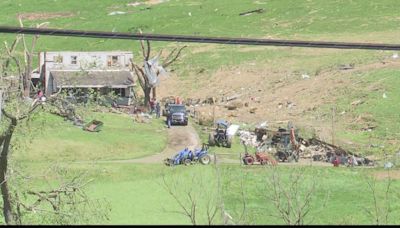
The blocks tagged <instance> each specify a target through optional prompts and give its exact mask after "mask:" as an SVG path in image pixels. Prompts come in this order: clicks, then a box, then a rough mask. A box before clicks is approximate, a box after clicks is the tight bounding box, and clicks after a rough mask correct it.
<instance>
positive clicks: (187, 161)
mask: <svg viewBox="0 0 400 228" xmlns="http://www.w3.org/2000/svg"><path fill="white" fill-rule="evenodd" d="M183 164H185V165H190V164H192V160H190V159H188V158H187V159H185V161H183Z"/></svg>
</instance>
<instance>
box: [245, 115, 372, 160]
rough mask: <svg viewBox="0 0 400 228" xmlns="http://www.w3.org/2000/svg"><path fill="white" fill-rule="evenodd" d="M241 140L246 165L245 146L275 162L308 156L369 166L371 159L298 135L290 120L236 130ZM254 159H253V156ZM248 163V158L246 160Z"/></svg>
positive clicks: (307, 157)
mask: <svg viewBox="0 0 400 228" xmlns="http://www.w3.org/2000/svg"><path fill="white" fill-rule="evenodd" d="M238 135H239V137H240V140H241V143H242V144H243V145H244V146H245V151H246V152H245V157H243V162H244V163H245V164H247V163H248V162H247V161H246V156H249V155H248V152H247V147H248V146H250V147H253V148H256V151H257V152H256V155H257V154H259V153H266V154H269V155H271V156H273V157H274V159H276V160H277V161H279V162H298V161H299V159H312V160H313V161H320V162H329V163H332V164H333V165H334V166H339V165H347V166H361V165H368V166H373V165H374V161H372V160H370V159H368V158H366V157H362V156H359V155H356V154H354V153H351V152H349V151H346V150H344V149H343V148H341V147H339V146H336V145H332V144H329V143H327V142H324V141H322V140H320V139H317V138H310V139H308V140H306V139H304V138H301V137H299V135H298V130H297V129H295V127H294V126H293V124H292V123H290V122H289V123H288V126H287V128H286V129H285V128H278V130H270V129H268V126H267V124H266V123H265V122H264V123H262V124H260V125H259V126H257V127H256V128H255V130H254V131H244V130H241V131H239V132H238ZM256 160H257V159H256ZM249 161H250V162H251V159H250V160H249ZM251 164H252V162H251Z"/></svg>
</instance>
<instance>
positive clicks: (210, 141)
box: [208, 133, 215, 146]
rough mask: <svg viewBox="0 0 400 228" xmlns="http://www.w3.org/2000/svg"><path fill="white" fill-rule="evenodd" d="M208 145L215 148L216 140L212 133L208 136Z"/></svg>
mask: <svg viewBox="0 0 400 228" xmlns="http://www.w3.org/2000/svg"><path fill="white" fill-rule="evenodd" d="M208 145H210V146H215V138H214V135H213V134H212V133H210V134H209V135H208Z"/></svg>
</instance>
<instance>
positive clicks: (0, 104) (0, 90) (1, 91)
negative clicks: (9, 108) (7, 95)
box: [0, 89, 3, 122]
mask: <svg viewBox="0 0 400 228" xmlns="http://www.w3.org/2000/svg"><path fill="white" fill-rule="evenodd" d="M2 108H3V90H2V89H0V122H1V117H2V111H1V109H2Z"/></svg>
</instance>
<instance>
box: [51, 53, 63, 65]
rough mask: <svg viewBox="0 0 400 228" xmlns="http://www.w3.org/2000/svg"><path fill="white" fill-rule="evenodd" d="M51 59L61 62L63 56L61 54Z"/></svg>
mask: <svg viewBox="0 0 400 228" xmlns="http://www.w3.org/2000/svg"><path fill="white" fill-rule="evenodd" d="M53 61H54V63H62V62H63V57H62V56H61V55H57V56H54V57H53Z"/></svg>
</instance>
